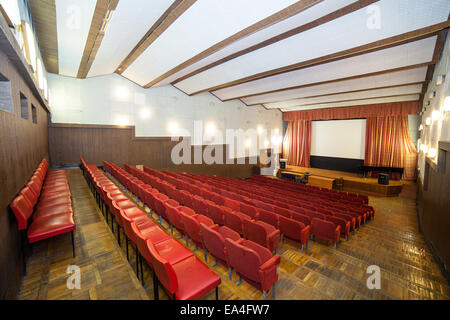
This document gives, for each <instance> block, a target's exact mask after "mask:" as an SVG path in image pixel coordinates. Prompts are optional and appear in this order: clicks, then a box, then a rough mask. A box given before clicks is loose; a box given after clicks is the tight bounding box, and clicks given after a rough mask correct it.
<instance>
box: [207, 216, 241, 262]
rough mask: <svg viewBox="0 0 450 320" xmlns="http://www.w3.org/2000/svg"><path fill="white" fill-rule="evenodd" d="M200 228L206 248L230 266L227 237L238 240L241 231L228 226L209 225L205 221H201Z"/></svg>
mask: <svg viewBox="0 0 450 320" xmlns="http://www.w3.org/2000/svg"><path fill="white" fill-rule="evenodd" d="M200 229H201V234H202V241H203V245H204V247H205V249H206V250H208V251H209V252H210V253H211V254H212V255H213V256H214V257H215V258H216V259H217V260H218V261H220V262H221V263H222V264H224V265H226V266H227V268H229V267H230V265H229V263H228V261H227V257H226V248H225V239H226V238H230V239H232V240H235V241H237V240H239V239H240V238H241V236H240V235H239V233H237V232H235V231H233V230H231V229H230V228H228V227H226V226H221V227H219V226H218V225H213V226H207V225H205V224H204V223H200ZM205 256H206V255H205ZM205 260H206V258H205Z"/></svg>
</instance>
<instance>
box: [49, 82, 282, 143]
mask: <svg viewBox="0 0 450 320" xmlns="http://www.w3.org/2000/svg"><path fill="white" fill-rule="evenodd" d="M48 81H49V88H50V90H51V100H50V105H51V110H52V122H53V123H79V124H104V125H135V126H136V136H140V137H161V136H170V132H169V130H168V123H169V122H171V121H175V122H177V123H178V124H179V127H180V128H186V129H187V130H188V131H189V132H190V133H191V134H192V131H193V126H194V121H195V120H203V121H204V124H205V125H206V124H207V123H209V122H214V123H215V126H216V128H217V129H218V130H221V131H224V130H226V129H239V128H241V129H243V130H247V129H251V128H253V129H256V128H257V126H258V125H261V126H262V127H263V128H265V129H267V130H268V131H269V132H270V130H272V129H279V130H280V132H281V129H282V120H281V118H282V117H281V112H280V111H279V110H266V109H265V108H263V107H261V106H257V107H247V106H245V105H244V104H243V103H242V102H240V101H239V100H233V101H227V102H221V101H220V100H219V99H217V98H216V97H214V96H213V95H212V94H210V93H201V94H197V95H195V96H188V95H186V94H184V93H183V92H181V91H180V90H178V89H176V88H175V87H173V86H172V85H167V86H162V87H157V88H149V89H144V88H142V87H140V86H138V85H136V84H135V83H133V82H131V81H129V80H127V79H125V78H123V77H121V76H119V75H117V74H111V75H105V76H98V77H92V78H88V79H76V78H71V77H64V76H60V75H55V74H49V80H48ZM143 110H145V112H147V113H149V117H148V118H145V117H143V116H142V111H143Z"/></svg>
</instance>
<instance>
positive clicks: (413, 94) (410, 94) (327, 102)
mask: <svg viewBox="0 0 450 320" xmlns="http://www.w3.org/2000/svg"><path fill="white" fill-rule="evenodd" d="M418 95H419V93H408V94H395V95H390V96H380V97H373V98H363V99H348V100H339V101H326V102H320V103H309V104H299V105H295V106H290V107H287V108H283V109H284V110H289V109H292V108H298V107H309V106H315V105H321V104H331V103H341V102H353V101H359V100H376V99H385V98H395V97H407V96H418ZM413 101H416V100H413ZM417 101H418V100H417ZM330 108H338V107H333V106H332V107H330ZM269 109H277V108H269ZM305 110H308V109H305Z"/></svg>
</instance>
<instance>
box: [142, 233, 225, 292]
mask: <svg viewBox="0 0 450 320" xmlns="http://www.w3.org/2000/svg"><path fill="white" fill-rule="evenodd" d="M147 246H148V248H149V251H150V254H151V256H152V261H153V268H154V271H155V273H156V276H157V277H158V280H159V282H160V283H161V284H162V285H163V287H164V288H165V289H166V291H168V293H169V294H170V295H171V297H172V298H174V299H176V300H195V299H199V298H201V297H202V296H203V295H205V294H206V293H208V292H209V291H210V290H212V289H214V288H217V286H218V285H219V284H220V281H221V280H220V277H219V276H218V275H217V274H215V273H214V272H213V271H211V270H210V269H209V268H208V267H207V266H206V265H205V264H204V263H202V262H201V261H200V260H199V259H198V258H197V257H196V256H194V255H193V256H191V257H189V258H186V259H184V260H181V261H180V262H178V263H175V264H171V263H170V262H169V261H167V260H166V259H164V257H163V256H162V255H160V254H159V252H158V250H157V249H156V248H155V247H154V245H153V244H152V243H151V241H150V240H148V241H147ZM186 250H187V249H186ZM216 290H217V289H216Z"/></svg>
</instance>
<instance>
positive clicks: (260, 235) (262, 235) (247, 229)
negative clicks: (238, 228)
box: [243, 220, 267, 247]
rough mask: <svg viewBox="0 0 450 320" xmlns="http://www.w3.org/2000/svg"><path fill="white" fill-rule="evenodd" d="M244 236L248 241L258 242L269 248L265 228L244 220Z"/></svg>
mask: <svg viewBox="0 0 450 320" xmlns="http://www.w3.org/2000/svg"><path fill="white" fill-rule="evenodd" d="M243 225H244V236H245V238H246V239H248V240H251V241H253V242H256V243H258V244H260V245H262V246H264V247H265V246H267V232H266V229H264V227H263V226H261V225H259V224H257V223H255V222H253V221H250V220H244V223H243Z"/></svg>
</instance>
